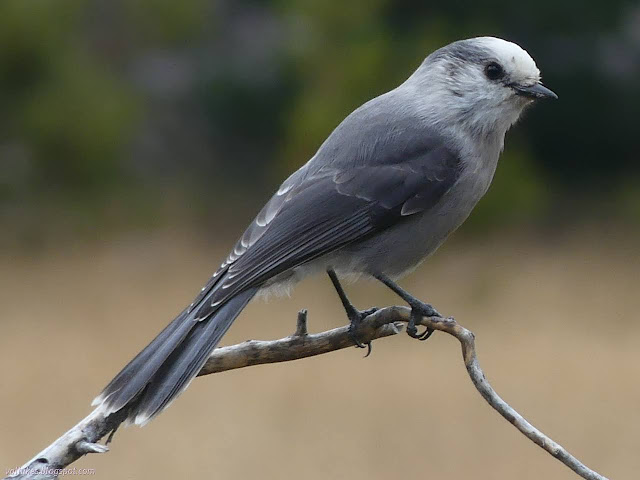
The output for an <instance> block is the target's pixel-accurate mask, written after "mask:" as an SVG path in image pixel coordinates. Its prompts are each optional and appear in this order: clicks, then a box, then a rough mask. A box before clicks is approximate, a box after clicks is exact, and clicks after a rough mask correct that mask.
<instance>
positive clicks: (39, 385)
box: [0, 0, 640, 479]
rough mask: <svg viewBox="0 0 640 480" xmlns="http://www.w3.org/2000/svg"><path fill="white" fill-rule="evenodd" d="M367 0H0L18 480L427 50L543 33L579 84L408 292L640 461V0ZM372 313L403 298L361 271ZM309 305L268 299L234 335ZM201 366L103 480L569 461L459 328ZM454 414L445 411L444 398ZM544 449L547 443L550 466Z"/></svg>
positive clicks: (7, 446) (537, 409)
mask: <svg viewBox="0 0 640 480" xmlns="http://www.w3.org/2000/svg"><path fill="white" fill-rule="evenodd" d="M429 3H430V2H417V1H391V0H353V1H350V2H326V1H324V2H323V1H319V0H318V1H314V0H289V1H282V0H268V1H267V0H263V1H247V0H244V1H232V0H183V1H182V2H164V1H160V0H131V1H126V2H125V1H121V0H110V1H106V0H95V1H93V2H83V1H80V0H61V1H58V2H31V1H24V0H3V1H2V2H1V3H0V225H1V228H0V329H1V330H0V332H1V333H0V375H1V376H0V379H1V381H2V385H3V388H2V390H1V391H0V432H1V433H0V468H2V469H3V470H2V471H1V472H0V473H3V474H4V473H5V470H4V469H6V468H11V467H15V466H18V465H20V464H22V463H23V462H24V461H26V460H27V459H28V458H30V457H31V456H32V455H33V454H35V453H36V452H37V451H39V450H40V449H41V448H42V447H43V446H44V445H46V444H48V443H49V442H50V441H52V440H53V439H54V438H56V437H57V436H58V435H59V434H61V433H62V432H63V431H64V430H66V429H67V428H69V427H70V426H71V425H73V424H74V423H76V422H77V421H78V420H79V419H80V418H82V417H83V416H84V415H85V414H87V413H88V412H89V408H88V402H89V401H90V400H91V398H93V396H94V395H95V394H97V393H98V392H99V390H100V389H101V387H102V386H104V384H105V383H106V382H107V381H108V380H109V379H110V378H111V377H112V376H113V375H114V374H115V373H116V372H117V371H118V370H119V369H120V368H121V367H122V366H123V365H124V364H125V363H126V362H127V361H128V360H129V359H130V358H131V357H132V356H133V355H134V354H135V353H137V352H138V351H139V350H140V349H141V348H142V347H143V346H144V345H145V344H146V343H147V342H148V340H150V339H151V338H152V337H153V335H154V334H155V333H156V332H157V331H159V330H160V329H161V328H162V327H163V326H164V325H165V324H166V323H167V322H168V321H169V320H170V319H171V318H173V315H174V314H175V313H177V312H178V311H179V310H181V308H182V307H183V306H184V305H186V304H188V303H189V302H190V301H191V300H192V297H193V296H194V294H195V293H196V292H197V291H198V290H199V287H200V286H201V284H202V283H204V281H205V280H206V278H207V277H208V276H209V275H210V273H211V272H212V271H213V270H215V268H216V267H217V266H218V264H219V262H220V261H221V260H222V258H223V257H224V256H226V253H227V252H226V250H227V249H228V248H229V247H230V246H231V245H232V243H233V241H234V240H235V239H236V238H237V237H238V236H239V235H240V234H241V233H242V230H243V228H244V226H246V224H247V223H248V222H249V220H250V219H251V218H252V216H253V215H254V214H255V213H256V212H257V211H258V210H259V208H260V207H261V206H262V204H263V203H264V201H265V200H266V198H268V196H269V195H270V193H271V192H272V191H273V190H274V189H275V188H276V187H277V185H278V184H279V183H280V182H281V181H282V180H283V179H284V178H285V177H286V176H287V175H288V174H289V173H290V172H291V171H293V170H295V169H296V168H298V167H299V166H300V165H301V164H303V163H304V162H306V160H307V159H308V158H310V156H311V155H313V153H314V152H315V150H316V149H317V147H318V146H319V144H320V143H321V142H322V141H323V140H324V138H325V137H326V136H327V135H328V134H329V133H330V132H331V130H332V129H333V128H334V127H335V126H336V125H337V124H338V123H339V122H340V120H342V118H344V116H345V115H347V114H348V113H349V112H350V111H352V110H353V109H354V108H356V107H357V106H359V105H360V104H361V103H363V102H364V101H366V100H368V99H370V98H372V97H374V96H376V95H379V94H381V93H383V92H385V91H387V90H389V89H391V88H393V87H395V86H396V85H397V84H399V83H400V82H402V81H403V80H404V79H405V78H406V77H407V76H408V75H409V74H410V73H412V72H413V70H414V69H415V68H416V67H417V66H418V65H419V64H420V62H421V61H422V60H423V58H424V57H425V56H426V55H427V54H428V53H429V52H431V51H433V50H434V49H436V48H438V47H440V46H442V45H444V44H446V43H449V42H450V41H453V40H456V39H460V38H464V37H470V36H478V35H495V36H500V37H503V38H506V39H508V40H512V41H515V42H517V43H519V44H520V45H522V46H523V47H524V48H525V49H526V50H527V51H528V52H529V53H530V54H531V55H532V56H533V57H534V58H535V59H536V61H537V64H538V66H539V67H540V69H541V71H542V72H543V77H544V82H545V84H547V85H548V86H549V87H551V88H552V89H553V90H554V91H555V92H557V93H558V95H559V97H560V100H559V101H556V102H544V103H541V104H540V105H536V106H535V107H534V108H532V109H531V110H530V111H529V112H527V114H526V115H525V118H524V119H523V120H522V121H521V122H520V124H519V125H518V126H517V128H515V129H514V130H513V131H512V132H510V133H509V134H508V138H507V142H506V149H505V152H504V155H503V156H502V159H501V161H500V165H499V167H498V171H497V174H496V178H495V180H494V184H493V186H492V187H491V189H490V191H489V193H488V194H487V196H486V197H485V198H484V199H483V200H482V201H481V202H480V204H479V205H478V208H477V209H476V211H475V212H474V214H473V215H472V216H471V218H470V219H469V221H468V222H467V223H466V224H465V225H464V226H463V227H462V228H461V229H460V231H459V232H458V233H456V234H455V235H454V236H453V237H452V239H450V241H449V242H448V243H447V244H446V245H445V246H444V247H443V248H442V249H441V250H440V251H439V252H438V254H437V255H435V256H434V257H433V259H432V260H431V261H429V262H428V263H427V264H425V266H423V267H422V268H421V269H420V270H419V271H418V272H416V273H415V274H413V275H412V276H410V277H409V278H407V279H406V281H405V282H404V285H405V286H406V287H407V288H409V289H410V290H411V291H412V292H413V293H415V294H416V295H417V296H419V297H421V298H423V299H425V300H428V301H430V302H432V303H434V304H435V305H436V306H437V308H438V309H439V310H440V311H442V312H444V313H446V314H450V315H454V316H456V318H457V319H458V320H460V321H461V322H462V323H463V324H464V325H466V326H467V327H469V328H471V329H472V330H473V331H474V332H475V333H476V335H477V341H478V348H479V354H480V359H481V361H482V363H483V365H484V367H485V369H486V372H487V374H488V375H489V378H490V380H491V381H492V383H493V384H494V387H496V389H497V390H498V391H499V392H500V393H501V394H502V395H503V396H504V397H505V399H506V400H507V401H509V402H511V403H512V405H513V406H514V407H515V408H516V409H518V410H519V411H520V412H521V413H523V414H524V415H525V416H527V417H528V418H529V420H531V421H532V422H533V423H534V424H536V425H537V426H538V427H540V428H541V429H542V430H543V431H545V432H547V433H549V434H550V435H551V436H553V437H554V439H555V440H557V441H559V442H560V443H561V444H563V445H564V446H565V447H567V448H568V449H569V450H570V451H571V452H573V453H574V454H576V455H577V456H578V457H580V458H581V459H582V460H583V461H585V462H586V463H587V464H588V465H590V466H591V467H593V468H596V469H598V470H600V471H601V473H603V474H605V475H607V476H610V477H612V478H631V476H632V472H633V475H635V474H636V472H637V471H638V469H640V458H639V457H638V456H637V453H636V452H637V450H638V448H640V438H639V437H638V434H637V432H638V430H639V427H640V410H638V405H639V401H640V387H639V386H638V382H637V381H636V379H637V378H638V374H640V367H639V366H638V365H639V362H638V357H639V356H640V351H639V349H638V340H637V339H638V335H639V334H640V327H639V325H638V321H637V319H638V316H639V314H638V311H640V296H638V272H639V271H640V248H639V247H638V245H639V242H638V240H639V239H640V228H639V227H640V178H639V174H640V162H638V160H639V156H640V143H639V142H638V139H637V136H638V118H640V4H638V3H637V2H630V1H621V0H610V1H608V2H599V1H595V0H593V1H591V0H590V1H584V0H581V1H577V0H568V1H565V2H552V1H550V0H538V1H537V2H535V5H524V4H522V3H520V2H495V1H492V2H473V1H470V0H469V1H452V2H441V3H442V4H441V5H438V6H433V5H429ZM349 291H350V293H351V294H352V296H353V299H354V300H355V301H356V302H357V304H358V305H360V306H361V307H363V308H364V307H368V306H371V305H377V306H382V305H387V304H394V303H398V300H397V299H396V298H394V297H393V296H392V295H390V294H389V293H388V292H386V291H385V290H384V289H383V288H380V287H379V286H378V285H374V284H370V283H366V282H365V283H363V284H359V285H354V286H352V287H350V288H349ZM303 307H306V308H308V309H309V310H310V327H311V329H312V330H313V331H319V330H322V329H327V328H331V327H334V326H338V325H341V324H344V323H345V322H346V319H345V318H344V313H343V311H342V310H341V306H340V303H339V301H338V299H337V297H336V296H335V294H334V293H333V292H332V291H331V288H330V285H329V282H327V281H326V279H325V278H317V279H312V280H309V281H306V282H304V284H303V285H301V286H300V287H299V288H298V289H297V290H295V292H294V294H293V296H292V298H290V299H276V300H271V301H270V302H269V303H268V304H264V303H255V304H252V305H251V306H250V308H249V309H248V310H247V311H246V312H244V313H243V314H242V317H241V318H240V319H239V321H238V322H237V323H236V325H234V327H233V328H232V330H231V331H230V333H229V336H228V338H227V337H225V343H227V344H228V343H231V342H235V341H242V340H245V339H247V338H261V339H263V338H264V339H266V338H277V337H281V336H285V335H287V334H289V333H290V332H292V331H293V329H294V323H295V313H296V311H297V310H298V309H300V308H303ZM361 357H362V352H361V351H359V350H358V351H356V350H355V349H349V350H347V351H341V352H337V353H333V354H330V355H326V356H322V357H318V358H314V359H309V360H305V361H300V362H292V363H289V364H283V365H272V366H264V367H255V368H251V369H243V370H240V371H235V372H229V373H225V374H220V375H215V376H212V377H208V378H205V379H199V380H197V381H195V382H194V383H193V384H192V386H191V387H190V389H189V391H188V393H186V394H185V395H184V396H183V397H181V399H180V400H179V401H178V402H176V404H175V405H174V406H173V407H172V408H171V409H169V410H168V411H167V412H165V413H164V414H163V415H162V416H161V417H159V418H158V419H157V420H156V421H155V422H153V423H152V424H151V425H150V426H148V427H146V428H145V429H143V430H139V429H137V428H129V429H123V430H122V431H120V432H118V434H117V435H116V438H115V442H114V444H113V451H112V452H111V453H109V454H108V455H102V456H95V455H94V456H91V457H88V458H85V459H83V460H81V461H80V462H78V463H77V464H76V465H77V466H80V467H87V468H95V469H96V477H97V478H176V477H180V478H182V477H185V478H190V477H196V476H202V475H203V474H204V475H206V476H215V477H217V478H249V477H256V476H259V477H260V478H273V479H276V478H277V479H283V478H310V479H316V478H318V479H320V478H323V479H324V478H344V477H347V476H348V477H350V478H353V479H360V478H362V479H364V478H389V477H398V476H399V477H401V478H408V479H411V478H424V477H432V478H443V479H444V478H451V479H453V478H467V477H470V476H472V475H473V476H474V477H478V478H487V479H511V478H522V479H529V478H530V479H533V478H553V479H565V478H567V479H568V478H574V477H573V474H571V472H570V471H569V470H567V469H566V468H565V467H563V466H562V465H560V464H556V463H557V462H555V461H554V460H553V459H551V458H550V457H548V455H547V454H546V453H544V452H542V451H541V450H540V449H539V448H538V447H536V446H534V445H533V444H531V443H530V442H529V441H528V440H526V439H524V438H523V437H522V436H521V435H520V434H519V433H517V432H516V431H515V430H514V429H513V428H512V427H511V426H510V425H509V424H508V423H507V422H504V421H503V420H502V419H501V418H499V417H498V416H497V414H495V413H494V412H493V411H491V410H490V408H489V407H488V406H487V405H485V404H484V401H483V400H482V399H481V398H480V397H479V396H478V395H477V393H476V392H475V390H474V389H473V387H472V385H471V383H470V382H469V380H468V378H467V377H466V373H465V371H464V368H463V365H462V362H461V360H460V354H459V348H458V346H457V345H456V342H455V341H453V340H452V339H450V338H446V337H445V336H444V335H434V337H433V338H432V339H431V340H430V341H429V342H427V343H426V344H422V343H420V342H414V341H409V339H408V338H406V337H405V336H398V337H397V338H393V339H387V340H384V341H379V342H377V343H376V345H375V346H374V352H373V355H372V356H371V357H370V358H368V359H367V360H362V358H361ZM443 407H444V408H443ZM547 457H548V458H547Z"/></svg>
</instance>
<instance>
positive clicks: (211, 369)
mask: <svg viewBox="0 0 640 480" xmlns="http://www.w3.org/2000/svg"><path fill="white" fill-rule="evenodd" d="M409 314H410V310H409V309H408V308H406V307H397V306H396V307H387V308H383V309H381V310H378V311H377V312H375V313H374V314H372V315H370V316H368V317H366V318H365V319H364V320H363V322H362V324H361V326H360V329H359V331H358V336H359V338H361V340H362V341H363V342H364V343H366V342H369V341H372V340H375V339H377V338H382V337H388V336H391V335H395V334H397V333H399V332H400V331H401V330H402V324H403V323H406V322H408V321H409ZM306 322H307V312H306V311H305V310H303V311H301V312H300V313H299V314H298V321H297V325H296V331H295V333H294V334H293V335H292V336H289V337H285V338H282V339H279V340H273V341H257V340H249V341H246V342H244V343H240V344H237V345H232V346H229V347H221V348H217V349H215V350H214V351H213V352H212V354H211V356H210V357H209V359H208V360H207V363H206V364H205V366H204V367H203V368H202V370H201V371H200V373H199V374H198V375H199V376H201V375H208V374H211V373H218V372H224V371H227V370H234V369H236V368H243V367H249V366H251V365H260V364H265V363H277V362H287V361H291V360H297V359H301V358H306V357H311V356H314V355H320V354H322V353H328V352H332V351H335V350H340V349H343V348H347V347H351V346H353V340H352V339H351V336H350V334H349V327H348V326H344V327H340V328H335V329H333V330H329V331H326V332H322V333H317V334H309V333H307V323H306ZM420 324H422V325H424V326H426V327H429V328H432V329H434V330H440V331H443V332H446V333H448V334H450V335H453V336H454V337H456V338H457V339H458V340H459V341H460V344H461V346H462V356H463V359H464V363H465V366H466V368H467V372H468V373H469V376H470V377H471V381H472V382H473V384H474V385H475V387H476V388H477V389H478V391H479V392H480V394H481V395H482V396H483V397H484V399H485V400H486V401H487V402H488V403H489V405H491V406H492V407H493V408H494V409H495V410H497V411H498V413H500V415H502V416H503V417H504V418H506V419H507V420H508V421H509V422H510V423H511V424H513V426H515V427H516V428H517V429H518V430H520V432H522V433H523V434H524V435H525V436H526V437H527V438H529V439H530V440H531V441H533V442H534V443H535V444H537V445H539V446H540V447H542V448H543V449H544V450H546V451H547V452H549V453H550V454H551V455H552V456H554V457H555V458H557V459H558V460H559V461H561V462H562V463H564V464H565V465H566V466H567V467H569V468H570V469H571V470H573V471H574V472H576V473H577V474H578V475H580V476H581V477H582V478H585V479H587V480H607V479H606V477H603V476H602V475H600V474H598V473H596V472H594V471H593V470H591V469H589V468H588V467H586V466H585V465H584V464H582V463H581V462H580V461H579V460H578V459H576V458H575V457H573V456H572V455H571V454H570V453H568V452H567V451H566V450H565V449H564V448H563V447H562V446H561V445H559V444H557V443H556V442H554V441H553V440H552V439H550V438H549V437H547V436H546V435H545V434H543V433H542V432H541V431H539V430H538V429H536V428H535V427H534V426H533V425H531V424H530V423H529V422H528V421H527V420H525V419H524V417H522V415H520V414H519V413H518V412H516V411H515V410H514V409H513V408H511V406H509V405H508V404H507V403H506V402H505V401H504V400H502V398H500V396H499V395H498V394H497V393H496V392H495V391H494V390H493V388H492V387H491V385H490V384H489V382H488V381H487V380H486V378H485V376H484V373H483V371H482V369H481V368H480V364H479V363H478V358H477V355H476V350H475V336H474V334H473V333H472V332H471V331H469V330H467V329H466V328H464V327H463V326H461V325H460V324H458V323H457V322H456V321H455V320H454V319H453V318H437V317H430V318H424V319H422V320H421V322H420ZM125 417H126V411H119V412H116V413H114V414H112V415H110V416H108V417H105V416H104V415H102V414H101V413H100V412H99V411H93V412H92V413H91V414H89V415H88V416H87V417H86V418H84V419H83V420H81V421H80V422H79V423H78V424H77V425H76V426H74V427H73V428H72V429H71V430H69V431H68V432H66V433H65V434H64V435H62V436H61V437H60V438H58V439H57V440H56V441H54V442H53V443H52V444H51V445H49V446H48V447H47V448H45V449H44V450H43V451H42V452H40V453H39V454H37V455H36V456H35V457H34V458H33V459H31V460H30V461H28V462H27V463H25V464H24V465H23V466H22V467H20V469H17V470H16V472H14V474H12V475H10V476H9V477H6V478H7V479H8V478H11V479H14V480H15V479H21V480H26V479H29V480H45V479H47V480H50V479H55V478H57V477H58V475H60V474H61V473H63V472H61V471H60V470H61V469H64V468H66V467H67V466H68V465H70V464H71V463H73V462H75V461H76V460H78V459H79V458H80V457H82V456H83V455H85V454H87V453H104V452H106V451H108V448H107V446H106V445H101V444H99V443H97V442H98V441H99V440H100V439H101V438H103V437H104V436H106V435H107V434H109V433H110V432H112V431H113V430H114V428H116V427H117V425H119V424H120V422H121V420H122V419H123V418H125Z"/></svg>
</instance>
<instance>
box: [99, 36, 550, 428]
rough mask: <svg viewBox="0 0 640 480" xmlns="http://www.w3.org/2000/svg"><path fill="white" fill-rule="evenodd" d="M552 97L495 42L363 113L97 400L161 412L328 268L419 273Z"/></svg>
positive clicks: (282, 193)
mask: <svg viewBox="0 0 640 480" xmlns="http://www.w3.org/2000/svg"><path fill="white" fill-rule="evenodd" d="M496 66H497V67H496ZM493 77H496V78H493ZM543 96H553V94H552V92H550V91H549V90H547V89H546V88H545V87H543V86H542V85H541V84H540V74H539V71H538V69H537V68H536V66H535V63H534V62H533V60H532V59H531V57H529V55H528V54H527V53H526V52H525V51H524V50H522V49H521V48H520V47H518V46H517V45H515V44H512V43H509V42H506V41H504V40H499V39H495V38H490V37H483V38H477V39H470V40H463V41H460V42H455V43H453V44H451V45H448V46H446V47H444V48H441V49H440V50H437V51H436V52H434V53H433V54H431V55H430V56H429V57H427V58H426V60H425V61H424V62H423V63H422V65H421V66H420V67H419V68H418V69H417V70H416V72H415V73H414V74H413V75H412V76H411V77H410V78H409V79H408V80H407V81H406V82H404V83H403V84H402V85H400V86H399V87H397V88H395V89H394V90H391V91H390V92H388V93H385V94H384V95H381V96H379V97H377V98H375V99H373V100H371V101H369V102H367V103H365V104H364V105H362V106H361V107H360V108H358V109H357V110H355V111H354V112H353V113H351V114H350V115H349V116H348V117H347V118H346V119H345V120H344V121H343V122H342V123H341V124H340V125H339V126H338V127H337V128H336V129H335V130H334V131H333V133H332V134H331V135H330V136H329V137H328V138H327V140H326V141H325V142H324V143H323V144H322V146H321V147H320V149H319V150H318V152H317V153H316V154H315V155H314V156H313V158H312V159H311V160H310V161H309V162H307V163H306V164H305V165H304V166H302V167H301V168H300V169H299V170H298V171H296V172H295V173H294V174H293V175H291V176H290V177H289V178H288V179H287V180H286V181H285V182H284V183H283V184H282V185H281V187H280V188H279V189H278V191H277V192H276V193H275V194H274V196H273V197H272V198H271V199H270V200H269V202H267V204H266V205H265V206H264V208H263V209H262V210H261V211H260V213H259V214H258V216H257V217H256V219H255V220H254V221H253V223H251V225H250V226H249V227H248V228H247V230H246V232H245V233H244V235H243V236H242V238H241V239H240V240H239V241H238V243H237V244H236V245H235V247H234V249H233V250H232V252H231V254H230V255H229V257H228V258H227V259H226V260H225V262H223V263H222V265H221V266H220V268H219V269H218V271H216V272H215V274H214V275H213V277H211V279H210V280H209V282H208V283H207V284H206V285H205V287H204V288H203V289H202V291H201V292H200V294H199V295H198V297H197V298H196V299H195V300H194V302H193V303H192V304H191V305H190V306H189V307H188V308H187V309H186V310H184V311H183V312H182V313H181V314H180V315H179V316H178V317H177V318H176V319H175V320H174V321H173V322H172V323H171V324H169V326H168V327H166V328H165V330H163V331H162V332H161V333H160V334H159V335H158V337H156V339H154V340H153V341H152V342H151V343H150V344H149V345H148V346H147V347H146V348H145V349H144V350H143V351H142V352H141V353H140V354H139V355H138V356H137V357H136V358H134V359H133V360H132V361H131V362H130V363H129V364H128V365H127V366H126V367H125V368H124V369H123V370H122V371H121V372H120V373H119V374H118V375H117V376H116V377H115V378H114V379H113V380H112V381H111V383H109V384H108V385H107V386H106V387H105V389H104V390H103V392H102V393H101V395H100V396H99V397H98V398H96V400H95V401H94V404H98V405H99V408H102V409H104V410H105V413H110V412H114V411H117V410H119V409H121V408H128V409H129V413H128V418H129V420H130V421H134V422H135V423H140V424H144V423H145V422H147V421H148V420H149V419H151V418H153V417H154V416H155V415H157V414H158V413H159V412H160V411H161V410H162V409H164V408H165V407H166V406H167V405H168V404H169V403H170V402H171V401H172V400H173V399H174V398H175V397H176V396H177V395H178V394H179V393H180V392H181V391H183V390H184V389H185V388H186V387H187V385H188V383H189V382H190V381H191V380H192V379H193V378H194V376H195V375H196V374H197V373H198V371H199V369H200V368H201V367H202V365H203V364H204V362H205V361H206V358H207V356H208V355H209V353H210V352H211V350H213V348H214V347H215V346H216V344H217V343H218V342H219V341H220V339H221V337H222V336H223V335H224V333H225V332H226V331H227V329H228V328H229V326H230V325H231V323H232V322H233V320H234V319H235V318H236V317H237V315H238V314H239V313H240V311H241V310H242V309H243V308H244V307H245V306H246V304H247V303H248V302H249V301H250V300H251V299H252V298H253V296H254V295H255V294H257V293H262V294H268V293H269V292H274V291H279V290H283V289H286V288H288V286H290V285H292V284H293V283H295V282H296V281H298V280H300V279H301V278H303V277H304V276H306V275H308V274H310V273H314V272H318V271H324V270H326V269H327V268H332V269H334V270H335V271H336V272H337V274H338V275H340V276H349V277H354V276H355V277H357V276H359V275H371V276H375V275H377V274H384V275H387V276H389V277H391V278H398V277H400V276H402V275H403V274H405V273H407V272H408V271H411V270H412V269H414V268H415V267H416V266H417V265H418V264H419V263H420V262H422V261H423V260H424V259H425V258H426V257H427V256H429V255H430V254H431V253H433V252H434V251H435V250H436V249H437V247H438V246H439V245H440V244H441V243H442V242H443V241H444V240H445V239H446V238H447V236H448V235H449V234H450V233H451V232H452V231H454V230H455V229H456V228H457V227H458V226H459V225H460V224H461V223H462V222H463V221H464V220H465V219H466V218H467V216H468V215H469V213H470V212H471V210H472V209H473V207H474V206H475V205H476V203H477V202H478V200H480V198H481V197H482V196H483V195H484V193H485V192H486V191H487V189H488V187H489V184H490V183H491V180H492V178H493V174H494V172H495V169H496V165H497V162H498V157H499V154H500V152H501V150H502V148H503V142H504V135H505V133H506V131H507V130H508V128H509V127H510V126H511V125H512V124H513V123H514V122H515V121H516V120H517V119H518V117H519V115H520V114H521V112H522V110H523V109H524V108H525V107H526V106H527V105H528V104H530V103H531V101H532V99H533V98H539V97H543Z"/></svg>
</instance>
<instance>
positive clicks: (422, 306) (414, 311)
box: [405, 297, 442, 342]
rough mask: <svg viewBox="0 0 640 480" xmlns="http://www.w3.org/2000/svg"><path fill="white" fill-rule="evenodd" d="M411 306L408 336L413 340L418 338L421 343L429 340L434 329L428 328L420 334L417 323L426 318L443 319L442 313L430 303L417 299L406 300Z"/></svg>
mask: <svg viewBox="0 0 640 480" xmlns="http://www.w3.org/2000/svg"><path fill="white" fill-rule="evenodd" d="M405 300H406V301H407V303H408V304H409V306H410V307H411V316H410V317H409V323H408V324H407V334H408V335H409V336H410V337H411V338H416V339H418V340H420V341H423V342H424V341H425V340H428V339H429V337H430V336H431V335H432V334H433V332H434V330H433V328H429V327H427V328H426V330H425V331H424V332H422V333H418V327H417V326H416V323H417V321H419V320H420V319H421V318H424V317H442V315H440V313H439V312H438V311H437V310H436V309H435V308H433V306H432V305H430V304H428V303H424V302H421V301H420V300H418V299H417V298H413V297H410V298H405Z"/></svg>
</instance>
